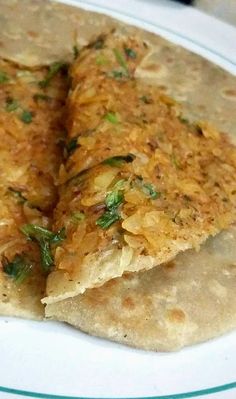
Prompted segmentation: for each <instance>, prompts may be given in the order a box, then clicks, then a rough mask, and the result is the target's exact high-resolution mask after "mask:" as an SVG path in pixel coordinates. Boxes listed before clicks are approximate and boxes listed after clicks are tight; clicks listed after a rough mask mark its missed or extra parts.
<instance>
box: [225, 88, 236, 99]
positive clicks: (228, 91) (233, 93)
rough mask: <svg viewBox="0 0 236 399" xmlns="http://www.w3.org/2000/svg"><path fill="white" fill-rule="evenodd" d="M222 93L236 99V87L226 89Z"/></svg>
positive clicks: (228, 97) (226, 96)
mask: <svg viewBox="0 0 236 399" xmlns="http://www.w3.org/2000/svg"><path fill="white" fill-rule="evenodd" d="M222 95H223V97H225V98H227V99H228V100H234V101H236V89H224V90H223V92H222Z"/></svg>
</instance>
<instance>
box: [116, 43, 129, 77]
mask: <svg viewBox="0 0 236 399" xmlns="http://www.w3.org/2000/svg"><path fill="white" fill-rule="evenodd" d="M113 53H114V54H115V57H116V60H117V62H118V64H119V65H120V66H121V67H122V68H123V69H124V71H125V73H126V76H129V70H128V66H127V63H126V61H125V58H124V56H123V54H122V53H121V52H120V51H119V50H118V49H117V48H114V50H113Z"/></svg>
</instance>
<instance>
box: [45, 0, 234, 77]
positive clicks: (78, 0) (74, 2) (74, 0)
mask: <svg viewBox="0 0 236 399" xmlns="http://www.w3.org/2000/svg"><path fill="white" fill-rule="evenodd" d="M52 1H54V2H57V3H61V4H66V5H71V6H74V7H77V8H79V7H80V5H81V4H83V5H85V6H86V5H87V6H89V7H92V8H94V10H91V11H94V12H101V13H104V12H106V11H108V13H109V12H111V13H113V14H116V15H117V16H118V15H119V16H121V17H126V18H129V19H132V20H133V21H135V20H136V21H138V22H141V23H143V24H145V25H149V26H150V27H152V28H158V29H160V30H162V31H163V32H166V33H170V34H172V35H174V36H176V37H178V38H180V39H183V40H185V41H186V42H189V43H191V44H193V45H195V46H197V47H199V48H201V49H203V50H206V51H207V52H209V53H211V54H212V55H213V56H216V57H219V58H220V59H221V60H223V61H225V62H227V63H228V64H230V65H231V66H233V67H236V62H234V61H233V60H232V59H231V58H229V57H227V56H226V55H224V54H222V53H221V52H220V51H217V50H214V49H213V48H212V47H208V46H206V45H204V44H203V43H202V42H201V41H198V40H196V39H192V38H189V37H187V36H186V35H185V34H183V33H180V32H176V31H175V30H174V29H171V28H169V27H166V26H165V25H162V24H159V23H153V22H151V21H148V20H146V19H145V18H142V17H140V16H135V15H133V14H132V13H128V12H125V11H123V10H122V11H120V10H116V9H114V8H113V7H110V6H103V5H99V4H97V3H93V2H92V1H90V0H52ZM186 7H187V6H186ZM82 8H83V7H82ZM193 11H196V10H194V9H193ZM198 11H199V10H198ZM199 12H201V11H199ZM202 13H203V12H202ZM203 14H205V13H203ZM205 15H207V14H205ZM207 17H209V19H214V20H215V21H217V22H219V23H224V24H225V25H228V26H230V27H231V28H234V26H231V25H230V24H228V23H227V22H222V21H220V20H217V18H215V17H211V16H210V15H207ZM113 18H116V17H113ZM144 30H145V28H144ZM166 40H168V41H171V40H170V39H166ZM179 46H181V47H184V45H183V44H179ZM188 51H191V52H193V53H196V52H195V51H194V50H188ZM201 57H203V58H206V57H205V56H203V55H201ZM211 62H213V63H214V64H216V65H217V63H216V62H215V61H211ZM218 66H219V65H218ZM220 68H222V69H225V70H226V68H224V67H222V66H220ZM229 73H231V72H229Z"/></svg>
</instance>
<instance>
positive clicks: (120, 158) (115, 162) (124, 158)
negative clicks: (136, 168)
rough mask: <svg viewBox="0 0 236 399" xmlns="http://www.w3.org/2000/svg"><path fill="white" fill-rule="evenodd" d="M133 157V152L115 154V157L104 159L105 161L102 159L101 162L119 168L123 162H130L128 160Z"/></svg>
mask: <svg viewBox="0 0 236 399" xmlns="http://www.w3.org/2000/svg"><path fill="white" fill-rule="evenodd" d="M134 159H135V155H133V154H128V155H117V156H115V157H111V158H107V159H105V161H103V164H105V165H110V166H116V167H118V168H119V167H121V166H122V165H123V164H124V163H125V162H127V163H130V162H133V160H134Z"/></svg>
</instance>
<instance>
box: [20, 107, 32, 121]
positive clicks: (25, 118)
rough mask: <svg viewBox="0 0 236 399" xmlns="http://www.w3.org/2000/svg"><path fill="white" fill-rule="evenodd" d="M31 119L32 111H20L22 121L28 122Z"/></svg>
mask: <svg viewBox="0 0 236 399" xmlns="http://www.w3.org/2000/svg"><path fill="white" fill-rule="evenodd" d="M32 119H33V114H32V112H30V111H27V110H23V111H22V114H21V115H20V120H22V122H24V123H26V124H29V123H31V122H32Z"/></svg>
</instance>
